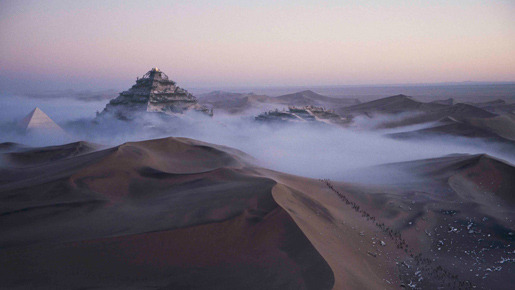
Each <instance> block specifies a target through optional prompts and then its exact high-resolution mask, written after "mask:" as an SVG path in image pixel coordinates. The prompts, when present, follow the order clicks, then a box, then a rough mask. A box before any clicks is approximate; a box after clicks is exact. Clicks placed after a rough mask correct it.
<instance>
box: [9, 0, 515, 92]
mask: <svg viewBox="0 0 515 290" xmlns="http://www.w3.org/2000/svg"><path fill="white" fill-rule="evenodd" d="M71 2H72V3H68V2H66V1H3V2H2V3H1V4H0V8H1V9H0V11H1V12H0V67H1V69H0V79H2V82H1V84H2V85H3V86H8V83H9V81H17V80H39V81H42V80H54V81H56V82H59V80H60V81H62V82H67V81H70V82H74V80H77V79H81V80H82V81H83V82H84V83H85V84H84V86H85V85H86V83H87V84H88V85H89V86H90V87H95V86H100V87H113V86H114V87H116V86H119V85H120V84H126V83H127V80H130V81H132V80H133V79H134V78H135V77H136V76H137V75H141V74H144V73H145V72H146V71H147V70H148V69H149V68H151V67H154V66H157V67H159V68H161V69H162V70H163V71H165V72H166V73H167V74H168V75H169V76H170V77H171V78H172V79H174V80H176V81H178V82H179V83H180V84H181V85H183V86H200V87H201V86H260V85H263V86H266V85H344V84H388V83H427V82H447V81H468V80H471V81H514V80H515V20H514V19H515V18H514V17H513V15H515V13H514V12H515V5H514V4H513V3H511V2H510V1H457V2H452V3H447V2H443V1H442V2H440V1H437V2H435V3H437V4H429V3H426V2H425V1H407V2H404V1H388V2H387V1H384V3H383V2H381V4H380V3H379V2H373V4H367V5H362V4H359V3H360V2H359V1H349V2H348V4H339V2H338V1H324V2H319V1H301V2H299V3H297V2H294V1H290V2H287V1H279V4H276V3H277V2H273V1H270V2H268V1H264V2H263V3H261V4H254V3H253V2H250V1H248V2H247V1H237V2H236V1H221V2H220V4H210V2H209V1H191V2H183V1H141V2H130V1H129V3H128V4H127V3H126V1H123V2H121V1H120V2H118V1H109V2H107V3H106V2H104V1H82V2H86V3H79V2H76V1H71ZM294 3H295V4H294ZM82 85H83V84H78V83H77V86H82Z"/></svg>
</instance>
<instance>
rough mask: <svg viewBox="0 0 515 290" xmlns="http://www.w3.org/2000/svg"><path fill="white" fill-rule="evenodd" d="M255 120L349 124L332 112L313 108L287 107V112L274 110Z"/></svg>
mask: <svg viewBox="0 0 515 290" xmlns="http://www.w3.org/2000/svg"><path fill="white" fill-rule="evenodd" d="M255 120H256V121H261V122H287V121H290V122H291V121H293V122H321V123H327V124H333V125H345V124H348V123H349V122H350V119H348V118H345V117H342V116H340V115H338V114H335V113H334V112H333V111H332V110H326V109H324V108H322V107H315V106H305V107H302V108H298V107H289V108H288V110H287V111H286V110H283V111H279V110H277V109H276V110H273V111H269V112H265V113H263V114H260V115H259V116H257V117H256V118H255Z"/></svg>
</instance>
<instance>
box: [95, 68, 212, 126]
mask: <svg viewBox="0 0 515 290" xmlns="http://www.w3.org/2000/svg"><path fill="white" fill-rule="evenodd" d="M189 110H194V111H198V112H201V113H204V114H207V115H210V116H212V115H213V111H212V110H209V109H208V108H207V107H204V106H202V105H200V104H199V103H198V101H197V98H195V97H194V96H193V95H192V94H190V93H189V92H188V91H187V90H185V89H183V88H180V87H179V86H177V85H176V83H175V82H174V81H172V80H170V79H169V78H168V76H167V75H166V74H165V73H164V72H162V71H160V70H159V69H158V68H153V69H151V70H150V71H148V72H147V73H146V74H145V75H143V77H141V78H137V79H136V84H134V85H133V86H132V87H131V88H130V89H129V90H127V91H124V92H121V93H120V95H119V96H118V97H116V98H115V99H112V100H111V101H110V102H109V103H108V104H107V105H106V107H105V109H104V110H103V111H102V112H101V113H99V114H98V115H99V116H105V115H108V114H112V115H114V116H116V117H117V118H119V119H122V120H131V119H133V118H134V116H135V114H138V113H140V112H159V113H164V114H167V115H177V114H183V113H184V112H186V111H189Z"/></svg>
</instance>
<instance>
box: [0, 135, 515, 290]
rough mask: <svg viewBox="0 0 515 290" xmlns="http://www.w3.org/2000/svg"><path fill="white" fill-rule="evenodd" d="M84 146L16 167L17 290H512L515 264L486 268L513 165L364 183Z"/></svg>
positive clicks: (226, 160) (432, 166)
mask: <svg viewBox="0 0 515 290" xmlns="http://www.w3.org/2000/svg"><path fill="white" fill-rule="evenodd" d="M75 147H76V144H75V145H65V146H62V147H60V148H61V149H59V147H55V148H53V149H52V150H53V151H55V152H54V153H52V154H42V155H36V156H39V157H38V162H37V163H36V164H31V163H25V164H24V165H20V166H19V167H14V168H13V167H9V168H4V169H3V172H2V176H4V177H3V179H2V182H1V183H0V201H1V203H0V204H1V207H0V228H1V230H2V235H1V236H0V262H2V263H3V264H4V265H7V267H5V268H4V271H1V272H0V280H2V281H3V285H4V287H10V288H16V287H20V288H23V287H29V286H30V287H36V288H47V289H50V288H51V289H78V288H89V287H91V288H95V287H97V288H109V289H112V288H123V289H127V288H129V289H141V288H151V289H154V288H156V289H157V288H159V289H177V288H192V289H242V288H248V289H395V288H399V287H400V286H402V287H411V286H413V285H415V284H416V285H418V286H414V287H424V288H431V289H433V288H437V287H447V288H451V287H455V288H458V287H462V288H469V287H472V285H476V286H479V287H485V286H486V285H491V286H492V287H495V288H496V289H503V288H506V286H507V285H509V284H510V283H512V282H515V281H512V280H513V278H512V277H511V276H510V275H509V273H510V271H511V270H513V266H512V265H513V264H510V263H505V264H502V267H504V268H503V269H501V270H492V272H489V271H487V270H486V269H487V268H490V269H498V268H494V267H498V266H499V265H500V264H496V263H500V262H499V261H501V258H502V257H508V256H506V255H507V253H509V252H510V251H513V249H512V248H511V245H508V243H509V241H511V240H510V239H513V238H512V236H511V235H510V234H509V233H511V232H512V231H513V229H511V227H512V223H511V221H512V219H513V217H514V213H513V207H512V203H513V194H512V193H513V192H514V191H513V189H514V188H515V184H513V178H511V177H513V176H514V175H515V173H514V169H513V167H512V166H511V165H509V164H505V163H503V162H501V161H498V160H495V159H492V158H490V157H488V156H484V155H480V156H451V157H446V158H441V159H434V160H422V161H414V162H411V163H410V162H406V163H400V164H391V165H385V166H383V167H379V169H380V170H384V171H388V170H392V171H393V169H394V168H396V170H407V171H408V172H410V174H414V175H416V176H417V177H418V178H413V179H412V180H411V181H410V180H406V181H405V182H404V183H402V182H401V183H399V184H398V185H395V186H394V185H374V186H367V185H359V184H349V183H341V182H331V181H319V180H313V179H309V178H303V177H298V176H293V175H288V174H284V173H280V172H276V171H271V170H268V169H264V168H259V167H256V166H255V165H253V164H252V159H251V158H250V157H249V156H247V155H246V154H245V153H243V152H240V151H238V150H235V149H231V148H227V147H223V146H217V145H213V144H207V143H203V142H199V141H195V140H191V139H185V138H165V139H158V140H150V141H143V142H131V143H126V144H123V145H120V146H117V147H113V148H108V149H103V150H96V151H92V152H83V153H81V154H70V148H75ZM42 151H43V152H44V151H45V150H42ZM59 151H62V152H61V154H58V152H59ZM71 151H72V152H75V151H73V150H71ZM31 152H38V150H37V149H31ZM56 156H59V158H56ZM486 173H487V174H489V175H488V176H486V175H484V174H486ZM371 178H373V176H372V175H371ZM486 181H489V182H492V183H489V184H486V183H485V182H486ZM470 188H472V189H473V190H472V191H471V190H469V189H470ZM501 201H506V202H505V203H502V206H501V207H499V206H498V204H500V203H501ZM484 218H487V219H486V220H484ZM453 228H455V229H456V230H453ZM449 229H451V230H449ZM470 231H472V233H470ZM478 238H482V239H483V242H481V243H479V244H478V243H477V239H478ZM453 241H454V242H455V243H453ZM441 243H443V244H441ZM490 245H502V247H497V248H491V247H490ZM478 247H487V248H488V251H483V252H478V251H479V249H480V248H478ZM442 249H443V250H442ZM471 251H474V253H475V254H473V255H472V254H470V253H472V252H471ZM466 253H469V254H466ZM455 255H459V256H460V257H459V259H460V261H462V263H461V264H460V265H456V264H455V263H454V262H455V261H456V260H455V259H456V258H455V257H454V256H455ZM474 259H482V260H481V262H480V263H479V264H477V262H476V264H474V265H473V263H474V261H475V260H474ZM462 265H466V267H465V268H463V267H461V266H462ZM469 265H470V266H469ZM468 267H471V268H473V271H469V268H468ZM478 267H479V268H478ZM510 269H511V270H510ZM476 274H480V275H481V276H475V275H476ZM456 275H458V276H456ZM483 275H486V278H484V279H483ZM510 279H511V280H510Z"/></svg>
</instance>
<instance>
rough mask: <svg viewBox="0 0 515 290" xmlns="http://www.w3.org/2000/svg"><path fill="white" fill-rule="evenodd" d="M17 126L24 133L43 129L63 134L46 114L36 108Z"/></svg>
mask: <svg viewBox="0 0 515 290" xmlns="http://www.w3.org/2000/svg"><path fill="white" fill-rule="evenodd" d="M19 126H20V127H21V128H22V129H23V130H25V131H29V130H33V129H38V130H39V129H43V130H49V131H56V132H64V130H63V129H62V128H61V127H60V126H59V125H57V124H56V123H55V122H54V121H53V120H52V119H50V117H48V115H47V114H45V113H44V112H43V111H41V109H39V108H37V107H36V108H35V109H34V110H32V112H30V113H29V114H28V115H27V116H26V117H25V118H23V119H22V120H21V121H20V123H19Z"/></svg>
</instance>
